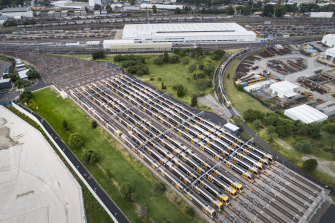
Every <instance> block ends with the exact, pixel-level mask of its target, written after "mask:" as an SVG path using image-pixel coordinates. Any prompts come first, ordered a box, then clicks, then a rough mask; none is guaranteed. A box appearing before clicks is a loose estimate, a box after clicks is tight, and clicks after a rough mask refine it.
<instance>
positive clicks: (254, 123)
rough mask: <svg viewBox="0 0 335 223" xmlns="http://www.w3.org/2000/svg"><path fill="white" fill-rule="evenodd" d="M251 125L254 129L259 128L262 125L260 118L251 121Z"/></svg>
mask: <svg viewBox="0 0 335 223" xmlns="http://www.w3.org/2000/svg"><path fill="white" fill-rule="evenodd" d="M252 125H253V126H254V128H255V129H260V128H262V127H263V123H262V120H260V119H256V120H255V121H253V123H252Z"/></svg>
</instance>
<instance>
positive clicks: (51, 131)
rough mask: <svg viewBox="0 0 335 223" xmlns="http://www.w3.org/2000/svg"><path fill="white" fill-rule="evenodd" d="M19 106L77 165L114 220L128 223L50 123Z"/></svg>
mask: <svg viewBox="0 0 335 223" xmlns="http://www.w3.org/2000/svg"><path fill="white" fill-rule="evenodd" d="M19 106H20V107H21V108H23V109H24V110H26V111H27V112H29V113H31V114H32V115H34V116H35V117H36V118H37V119H38V120H39V121H40V122H41V123H42V125H43V127H44V128H45V129H46V130H47V131H48V133H49V134H50V135H51V136H52V137H53V139H54V140H55V142H56V143H57V144H58V146H59V147H60V148H61V149H62V150H63V152H64V154H65V155H66V156H67V158H68V159H69V160H70V161H71V163H72V164H73V165H74V166H75V167H77V170H78V171H79V172H80V174H81V175H82V177H83V178H84V179H85V180H86V182H87V183H88V184H89V185H90V187H91V189H92V190H94V192H95V194H96V195H97V196H98V197H99V198H100V200H101V201H102V202H103V203H104V204H105V206H106V207H107V208H108V210H109V211H110V212H111V213H112V214H113V216H114V217H115V218H116V220H117V221H118V222H120V223H129V222H130V221H129V220H128V218H127V217H126V215H125V214H124V213H123V212H122V211H121V210H120V209H119V207H118V206H117V205H116V204H115V203H114V202H113V200H112V199H111V198H110V197H109V195H108V194H107V193H106V192H105V191H104V189H103V188H102V187H101V186H100V185H99V183H98V182H97V181H96V180H95V179H94V178H93V176H92V175H91V174H90V172H88V170H87V169H86V168H85V166H84V165H83V164H82V163H81V162H80V160H79V159H78V158H77V157H76V156H75V155H74V154H73V153H72V151H71V150H70V149H69V147H67V145H66V144H65V143H64V142H63V140H61V138H60V137H59V135H58V134H57V133H56V132H55V130H54V129H53V128H52V127H51V126H50V124H49V123H48V122H47V121H46V120H45V119H44V118H42V117H41V116H39V115H38V114H36V113H34V112H33V111H30V110H29V109H28V108H26V107H24V106H22V105H20V104H19Z"/></svg>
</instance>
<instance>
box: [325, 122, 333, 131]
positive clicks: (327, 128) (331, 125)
mask: <svg viewBox="0 0 335 223" xmlns="http://www.w3.org/2000/svg"><path fill="white" fill-rule="evenodd" d="M324 129H325V130H326V131H327V132H329V133H335V123H328V124H326V125H325V126H324Z"/></svg>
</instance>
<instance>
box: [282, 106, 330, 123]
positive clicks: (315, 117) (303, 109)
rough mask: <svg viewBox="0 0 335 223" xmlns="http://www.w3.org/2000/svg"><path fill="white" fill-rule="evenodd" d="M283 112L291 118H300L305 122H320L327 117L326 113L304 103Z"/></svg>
mask: <svg viewBox="0 0 335 223" xmlns="http://www.w3.org/2000/svg"><path fill="white" fill-rule="evenodd" d="M284 114H285V115H286V116H288V117H289V118H291V119H293V120H300V121H301V122H303V123H306V124H309V123H313V122H322V121H325V120H327V118H328V115H326V114H324V113H322V112H320V111H319V110H317V109H315V108H313V107H311V106H309V105H306V104H304V105H299V106H297V107H293V108H290V109H287V110H285V111H284Z"/></svg>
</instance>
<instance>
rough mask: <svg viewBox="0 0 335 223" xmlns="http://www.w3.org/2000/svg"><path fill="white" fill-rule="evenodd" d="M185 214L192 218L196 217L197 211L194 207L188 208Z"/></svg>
mask: <svg viewBox="0 0 335 223" xmlns="http://www.w3.org/2000/svg"><path fill="white" fill-rule="evenodd" d="M185 213H186V214H187V215H188V216H190V217H194V215H195V211H194V208H193V207H190V206H188V207H187V208H186V210H185Z"/></svg>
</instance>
